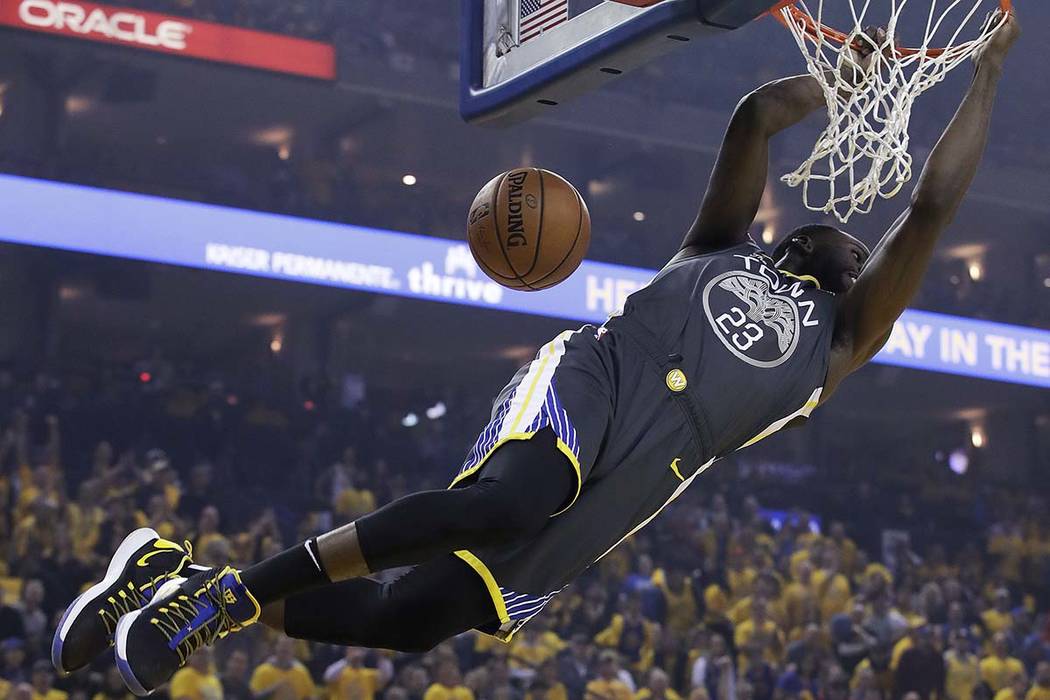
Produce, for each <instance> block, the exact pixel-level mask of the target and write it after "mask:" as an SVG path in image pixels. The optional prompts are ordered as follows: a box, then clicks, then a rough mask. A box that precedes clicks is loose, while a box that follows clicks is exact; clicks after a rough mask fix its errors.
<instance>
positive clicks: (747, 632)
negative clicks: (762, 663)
mask: <svg viewBox="0 0 1050 700" xmlns="http://www.w3.org/2000/svg"><path fill="white" fill-rule="evenodd" d="M733 641H734V642H735V643H736V647H737V649H738V650H743V649H744V648H746V647H748V646H750V645H752V644H755V645H757V646H758V647H759V648H760V649H762V653H763V656H764V657H765V658H766V660H767V661H769V662H770V663H773V664H775V663H777V661H778V660H779V658H780V653H781V651H782V650H783V648H784V635H783V633H782V632H781V631H780V628H779V627H777V623H775V622H773V620H772V619H770V617H769V606H768V603H767V602H766V599H765V598H761V597H758V596H756V597H755V599H754V600H753V601H752V602H751V618H750V619H748V620H744V621H743V622H742V623H740V625H739V626H737V628H736V631H735V632H734V633H733ZM739 661H743V657H742V655H741V658H740V659H739Z"/></svg>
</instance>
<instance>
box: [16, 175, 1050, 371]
mask: <svg viewBox="0 0 1050 700" xmlns="http://www.w3.org/2000/svg"><path fill="white" fill-rule="evenodd" d="M0 200H2V201H4V202H5V207H4V215H3V216H2V217H0V241H8V242H11V243H21V244H25V245H35V246H44V247H48V248H58V249H62V250H72V251H77V252H83V253H95V254H98V255H110V256H116V257H121V258H130V259H133V260H144V261H149V262H158V263H168V264H172V265H183V266H187V267H195V268H202V269H207V270H221V271H225V272H235V273H240V274H248V275H256V276H259V277H270V278H274V279H281V280H290V281H295V282H308V283H311V284H321V285H328V286H333V287H343V288H346V289H356V290H361V291H368V292H378V293H381V294H394V295H398V296H404V297H411V298H415V299H428V300H432V301H442V302H447V303H451V304H463V305H470V306H480V307H485V308H491V309H498V310H503V311H516V312H519V313H527V314H535V315H539V316H549V317H554V318H564V319H572V320H574V321H587V322H592V323H601V322H603V321H604V320H605V318H606V317H607V316H608V315H609V314H610V313H612V312H613V311H615V310H616V309H618V308H620V306H621V305H622V304H623V301H624V299H625V298H626V297H627V295H628V294H630V293H631V292H633V291H634V290H636V289H638V288H639V287H641V286H643V285H644V284H646V283H647V282H648V281H649V280H650V279H651V278H652V276H653V275H654V274H655V273H656V271H655V270H646V269H642V268H637V267H627V266H623V265H609V264H606V263H599V262H593V261H584V262H583V264H582V265H581V266H580V269H579V270H578V271H577V272H576V273H575V274H573V275H572V276H571V277H569V279H567V280H565V282H563V283H561V284H560V285H558V286H556V287H554V288H552V289H548V290H545V291H542V292H514V291H511V290H508V289H505V288H503V287H501V286H499V285H498V284H496V283H495V282H492V281H491V280H489V279H488V278H487V277H485V276H484V274H482V273H481V271H480V270H479V269H478V268H477V266H476V264H475V263H474V259H473V257H472V256H471V254H470V251H469V249H468V248H467V246H466V245H465V244H464V243H461V242H458V241H455V240H448V239H443V238H432V237H429V236H416V235H410V234H406V233H398V232H395V231H382V230H378V229H371V228H364V227H361V226H351V225H347V224H335V223H330V222H324V221H314V220H310V219H299V218H294V217H288V216H279V215H276V214H265V213H261V212H253V211H244V210H241V209H231V208H228V207H218V206H212V205H206V204H197V203H193V202H182V201H177V200H171V199H164V198H161V197H152V196H146V195H139V194H129V193H124V192H113V191H110V190H101V189H95V188H90V187H83V186H80V185H68V184H61V183H55V182H47V181H43V180H33V179H29V178H22V177H14V176H10V175H0ZM874 361H875V362H880V363H883V364H889V365H897V366H900V367H910V368H913V369H922V370H930V371H934V372H945V373H948V374H957V375H963V376H969V377H981V378H984V379H993V380H997V381H1003V382H1013V383H1016V384H1026V385H1030V386H1037V387H1050V331H1046V330H1040V329H1036V328H1025V327H1021V326H1013V325H1007V324H1003V323H993V322H989V321H977V320H973V319H967V318H960V317H957V316H949V315H946V314H938V313H930V312H928V311H915V310H911V309H909V310H907V311H905V312H904V314H903V315H902V316H901V318H900V319H899V320H898V321H897V323H896V324H895V326H894V329H893V334H892V335H891V337H890V339H889V342H888V343H887V344H886V347H885V348H883V350H882V351H881V352H880V353H879V354H878V355H877V356H876V357H875V360H874Z"/></svg>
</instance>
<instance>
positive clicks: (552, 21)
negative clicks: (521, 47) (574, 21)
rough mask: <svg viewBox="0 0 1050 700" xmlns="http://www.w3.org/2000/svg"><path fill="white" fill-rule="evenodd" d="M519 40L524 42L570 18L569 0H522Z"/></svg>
mask: <svg viewBox="0 0 1050 700" xmlns="http://www.w3.org/2000/svg"><path fill="white" fill-rule="evenodd" d="M520 19H521V21H520V22H519V24H518V37H519V38H518V41H519V42H520V43H522V44H524V43H525V42H526V41H528V40H529V39H534V38H536V37H538V36H539V35H540V34H542V33H543V32H545V31H547V30H548V29H551V28H552V27H556V26H558V25H559V24H561V23H562V22H564V21H566V20H567V19H569V0H521V18H520Z"/></svg>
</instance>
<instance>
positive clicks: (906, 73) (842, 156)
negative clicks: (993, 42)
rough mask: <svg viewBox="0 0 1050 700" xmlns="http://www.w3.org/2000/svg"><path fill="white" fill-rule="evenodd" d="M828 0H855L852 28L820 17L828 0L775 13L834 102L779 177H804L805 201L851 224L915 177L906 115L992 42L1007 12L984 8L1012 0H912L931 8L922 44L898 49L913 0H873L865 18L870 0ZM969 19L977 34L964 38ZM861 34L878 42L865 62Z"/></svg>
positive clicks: (792, 181)
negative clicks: (877, 32) (802, 153)
mask: <svg viewBox="0 0 1050 700" xmlns="http://www.w3.org/2000/svg"><path fill="white" fill-rule="evenodd" d="M828 2H829V4H831V3H835V4H836V5H842V4H848V5H849V10H850V15H851V18H852V22H853V26H852V27H850V28H849V30H848V31H846V32H841V31H837V30H835V29H831V28H830V27H828V26H826V25H825V24H824V23H823V21H822V20H824V19H825V17H824V0H810V1H809V2H808V3H807V2H806V1H805V0H800V1H799V2H793V3H791V4H788V5H787V6H784V7H780V8H778V9H775V10H774V12H773V14H774V16H775V17H777V19H779V20H780V21H781V23H782V24H784V25H785V26H787V28H788V29H789V30H790V31H791V34H792V36H793V37H794V38H795V42H796V43H797V44H798V46H799V48H800V49H801V50H802V54H803V56H804V57H805V59H806V64H807V67H808V70H809V73H810V75H812V76H813V77H814V78H815V79H816V80H817V82H819V83H820V86H821V89H822V90H823V91H824V97H825V99H826V100H827V104H828V126H827V128H826V129H824V131H823V133H821V135H820V137H819V138H818V139H817V142H816V145H815V146H814V148H813V153H812V154H810V156H809V157H808V158H806V159H805V160H804V161H803V162H802V164H801V165H799V166H798V168H797V169H795V171H794V172H791V173H788V174H787V175H784V176H783V177H782V178H781V179H782V180H783V181H784V182H786V183H787V184H788V185H789V186H791V187H797V186H799V185H801V186H802V199H803V202H804V203H805V205H806V208H808V209H810V210H812V211H819V212H823V213H826V214H834V215H835V217H836V218H837V219H838V220H839V221H841V222H843V223H845V222H846V221H847V220H849V218H850V216H852V215H853V214H854V213H856V212H860V213H863V214H866V213H868V212H869V211H871V207H872V205H873V204H874V203H875V198H876V197H877V196H878V197H882V198H884V199H889V198H890V197H893V196H894V195H895V194H897V193H898V192H899V191H900V190H901V188H902V187H903V186H904V183H906V182H908V180H910V179H911V177H912V157H911V155H910V154H909V153H908V122H909V120H910V118H911V110H912V106H913V105H914V103H915V100H916V98H918V96H919V95H921V94H922V93H924V92H925V91H926V90H928V89H930V88H931V87H933V86H934V85H936V84H937V83H939V82H940V81H942V80H943V79H944V77H945V76H946V75H947V74H948V71H950V70H952V69H953V68H955V67H956V66H958V65H959V64H961V63H963V62H964V61H966V60H967V59H968V58H970V57H971V56H972V55H973V54H974V53H975V52H976V51H978V50H979V49H980V48H981V47H983V46H984V45H985V44H986V43H987V42H988V40H989V39H990V38H991V37H992V35H993V34H995V32H996V31H998V30H999V28H1000V27H1001V26H1002V24H1003V22H1004V21H1005V19H1006V13H1005V12H1004V13H1003V14H1002V16H1000V17H999V18H997V20H996V21H992V22H985V12H981V10H982V9H983V10H985V11H988V10H991V9H994V8H995V7H996V6H999V7H1001V8H1002V9H1003V10H1009V0H944V1H943V2H941V3H940V4H941V5H942V6H943V9H942V10H941V11H940V12H938V0H912V6H913V7H914V6H915V5H917V4H919V3H923V2H928V3H929V5H930V7H929V11H928V12H925V11H924V14H925V15H926V27H925V33H924V35H923V39H922V43H921V44H920V45H918V46H917V47H915V48H900V46H899V42H898V29H899V26H898V23H899V22H900V19H901V12H902V11H903V10H904V8H905V7H906V6H907V5H908V3H909V0H888V3H887V0H876V1H875V3H874V4H875V5H876V6H877V10H878V13H877V14H879V15H880V16H877V17H876V16H871V17H868V14H869V12H868V10H869V6H870V5H872V4H873V3H872V0H828ZM887 4H889V5H890V8H889V17H888V18H887V17H886V16H885V8H886V5H887ZM811 8H813V9H811ZM813 10H815V13H814V11H813ZM978 13H979V14H978ZM871 14H872V15H875V14H876V12H872V13H871ZM874 25H877V26H879V27H881V28H883V29H884V30H885V37H882V38H881V39H880V38H877V37H872V36H868V34H867V33H865V31H864V28H865V27H870V26H874ZM968 27H969V28H970V33H973V32H975V31H976V33H977V36H976V37H975V38H972V39H968V40H961V39H962V35H963V33H964V30H966V29H967V28H968ZM978 28H979V31H978ZM864 42H866V43H867V44H868V45H869V46H874V47H875V49H874V51H873V52H872V55H871V61H870V64H869V65H868V66H867V68H866V69H865V68H862V67H861V66H860V65H859V64H858V63H857V60H858V54H856V52H855V51H853V50H851V47H853V46H860V45H861V44H862V43H864ZM934 42H937V43H936V44H935V43H934ZM938 44H939V46H938ZM814 182H816V183H826V184H824V186H823V187H821V188H818V189H820V190H821V192H822V194H820V195H817V194H815V193H814V192H811V191H810V185H811V183H814ZM825 188H826V192H827V200H826V201H824V202H823V203H814V201H813V200H814V199H818V200H819V198H820V197H823V196H824V195H823V192H824V190H825Z"/></svg>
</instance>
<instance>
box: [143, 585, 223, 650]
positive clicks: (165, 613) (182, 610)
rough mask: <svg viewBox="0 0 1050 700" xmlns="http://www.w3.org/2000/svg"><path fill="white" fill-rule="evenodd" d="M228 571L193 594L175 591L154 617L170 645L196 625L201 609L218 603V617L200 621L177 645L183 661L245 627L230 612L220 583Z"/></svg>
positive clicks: (153, 620)
mask: <svg viewBox="0 0 1050 700" xmlns="http://www.w3.org/2000/svg"><path fill="white" fill-rule="evenodd" d="M226 572H227V569H223V570H221V571H218V572H217V573H216V574H215V575H213V576H212V577H210V578H209V579H208V580H207V581H205V582H204V584H203V585H202V586H201V587H200V588H198V589H197V591H196V592H195V593H193V595H186V594H185V593H181V592H180V593H177V594H175V595H174V596H172V597H171V598H170V599H168V600H166V601H165V602H164V605H162V606H161V607H159V608H158V609H157V616H156V617H154V618H151V619H150V623H151V624H153V625H155V626H156V627H157V629H159V630H160V632H161V634H163V635H164V638H165V639H167V640H168V643H169V644H168V646H169V648H170V647H171V641H172V640H173V639H174V638H175V637H176V635H178V634H179V632H180V631H182V630H183V629H185V628H188V627H190V626H191V625H192V623H193V620H194V619H195V618H196V617H197V614H198V613H199V612H201V611H205V610H208V609H210V608H211V607H212V606H214V608H215V613H216V615H215V619H214V620H210V621H208V622H206V623H205V624H202V625H200V626H199V627H198V628H197V629H196V630H194V631H193V632H191V633H190V634H189V635H187V636H186V637H185V639H183V640H182V641H180V642H179V643H178V644H176V645H175V648H174V649H173V651H174V652H175V653H176V654H178V656H179V665H184V664H185V663H186V661H187V660H188V659H189V658H190V657H191V656H193V653H194V652H195V651H197V650H198V649H200V648H201V647H202V646H208V645H210V644H212V643H213V642H214V641H215V640H216V639H218V638H220V637H225V636H226V635H228V634H230V633H231V632H236V631H238V630H240V629H241V626H240V625H238V624H237V622H236V621H235V620H234V619H233V618H232V617H230V615H229V613H227V612H226V598H225V596H224V595H223V591H222V589H221V588H220V587H219V579H220V578H222V576H224V575H225V574H226Z"/></svg>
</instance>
